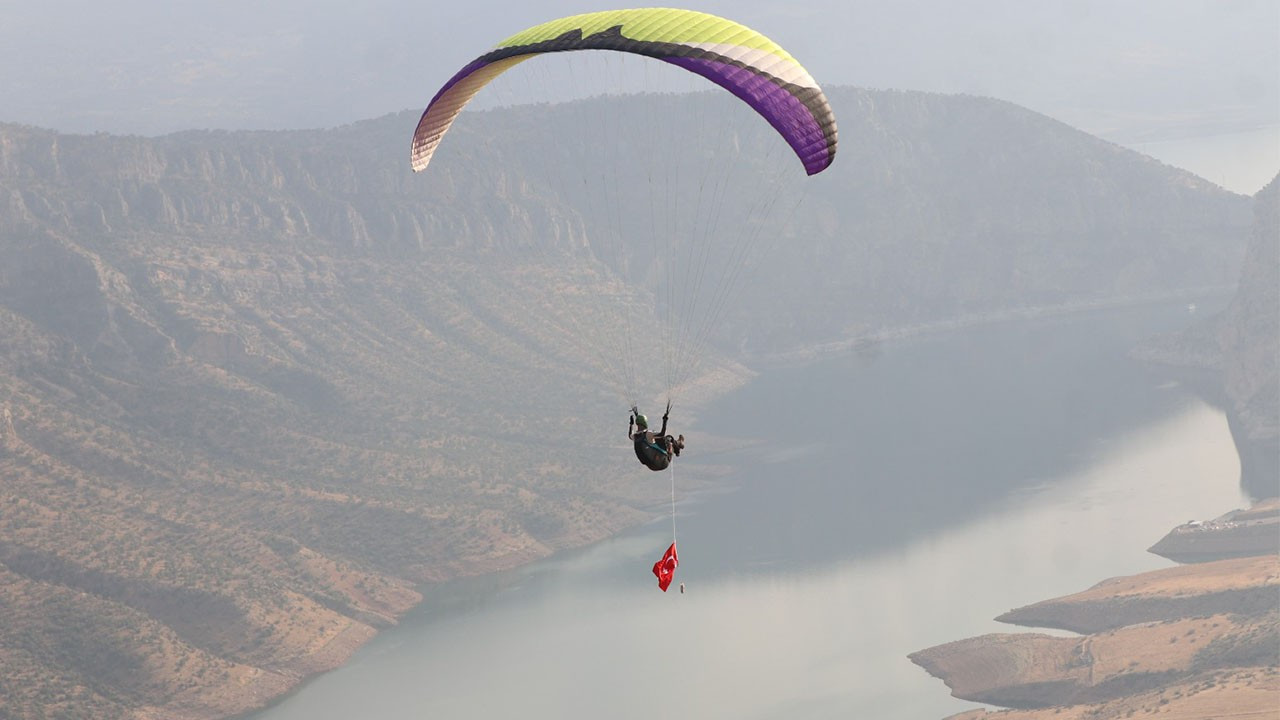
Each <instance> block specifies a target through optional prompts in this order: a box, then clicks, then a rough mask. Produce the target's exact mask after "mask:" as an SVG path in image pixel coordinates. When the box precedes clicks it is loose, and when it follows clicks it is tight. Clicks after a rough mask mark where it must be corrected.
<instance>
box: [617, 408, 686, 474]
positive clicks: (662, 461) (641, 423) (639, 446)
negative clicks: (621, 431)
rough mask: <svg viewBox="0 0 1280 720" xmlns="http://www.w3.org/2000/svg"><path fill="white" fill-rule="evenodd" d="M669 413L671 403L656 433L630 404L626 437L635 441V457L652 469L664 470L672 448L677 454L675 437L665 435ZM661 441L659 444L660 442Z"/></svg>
mask: <svg viewBox="0 0 1280 720" xmlns="http://www.w3.org/2000/svg"><path fill="white" fill-rule="evenodd" d="M670 415H671V403H670V402H668V403H667V409H666V411H665V412H664V413H663V414H662V429H661V430H659V431H658V432H657V433H652V432H650V431H649V421H648V420H647V419H646V418H645V416H644V415H642V414H641V413H640V411H639V410H638V409H637V408H636V406H634V405H632V406H631V418H630V421H629V422H628V423H627V437H628V438H630V439H631V441H632V442H633V443H635V451H636V459H637V460H639V461H640V463H641V464H642V465H644V466H645V467H647V468H649V469H650V470H653V471H655V472H656V471H659V470H666V469H667V466H668V465H670V464H671V456H672V454H673V453H672V450H674V454H676V455H679V454H680V450H679V448H677V447H676V446H675V443H676V440H675V438H671V437H668V436H667V419H668V417H669V416H670ZM660 443H661V444H660Z"/></svg>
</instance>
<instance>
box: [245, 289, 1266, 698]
mask: <svg viewBox="0 0 1280 720" xmlns="http://www.w3.org/2000/svg"><path fill="white" fill-rule="evenodd" d="M1206 305H1207V303H1201V312H1202V313H1203V312H1205V311H1206V309H1205V306H1206ZM1193 318H1194V316H1192V315H1189V314H1188V312H1187V309H1186V307H1185V306H1182V305H1176V306H1174V305H1166V306H1160V307H1143V308H1136V309H1126V310H1119V311H1106V312H1096V313H1089V314H1082V315H1076V316H1072V317H1069V318H1057V319H1049V320H1037V321H1027V322H1015V323H1004V324H1000V325H995V326H989V327H982V328H976V329H969V330H964V331H957V332H953V333H949V334H946V335H941V336H933V337H928V338H920V339H916V340H911V341H904V342H899V343H895V344H891V345H887V346H885V347H883V348H881V349H880V350H879V351H878V352H877V353H876V354H875V356H874V357H867V356H866V355H863V356H843V357H836V358H828V359H825V360H821V361H818V362H816V363H813V364H810V365H807V366H804V367H792V368H783V369H772V370H769V371H767V372H765V373H763V374H762V375H761V377H760V378H758V379H757V380H756V381H755V382H753V383H752V384H751V385H750V386H748V387H747V388H745V389H743V390H742V391H740V392H738V393H736V394H735V395H733V396H732V397H729V398H726V399H724V400H723V401H721V402H720V403H718V404H717V405H715V406H714V407H710V408H707V409H705V410H704V411H703V412H702V413H701V414H700V417H699V419H698V422H697V427H696V428H693V429H697V430H703V431H707V432H714V433H717V434H721V435H729V434H733V435H736V436H743V435H747V436H751V437H756V438H760V439H762V440H767V441H768V444H767V445H757V446H754V447H752V448H749V449H747V450H742V451H734V452H732V453H722V454H720V455H718V456H716V457H714V458H711V459H713V460H714V461H715V462H717V463H724V462H728V463H732V464H734V465H736V466H738V467H740V470H739V471H738V472H736V473H735V474H734V475H732V476H731V478H729V480H728V481H727V482H728V483H729V484H731V485H732V486H733V489H732V491H731V492H729V491H727V492H724V493H715V494H710V495H705V496H703V497H701V498H698V499H694V500H688V501H686V502H682V503H681V504H680V506H679V508H678V521H677V528H676V529H677V530H678V532H679V548H680V555H681V564H680V567H679V570H678V571H677V573H676V581H677V582H683V583H685V585H686V588H687V592H686V593H685V594H680V593H679V592H678V591H677V589H676V586H674V585H673V586H672V590H671V592H669V593H666V594H664V593H661V592H659V591H658V589H657V588H656V586H655V579H654V577H653V575H652V574H651V572H650V567H651V566H652V564H653V563H654V562H655V561H656V560H657V559H658V558H659V556H660V555H661V554H662V551H663V550H664V549H665V548H666V546H667V544H668V543H670V541H671V536H672V525H671V522H670V519H665V520H660V521H657V522H655V523H654V524H652V525H650V526H647V527H644V528H640V529H638V530H636V531H633V532H630V533H628V534H626V535H624V536H622V537H618V538H616V539H613V540H609V541H606V542H602V543H599V544H597V545H595V546H592V547H589V548H586V549H584V550H580V551H575V552H571V553H565V554H563V555H560V556H557V557H555V558H552V559H549V560H546V561H544V562H540V563H536V564H533V565H530V566H527V567H524V568H521V569H518V570H515V571H511V572H507V573H501V574H498V575H493V576H488V577H484V578H477V579H472V580H467V581H461V582H456V583H449V584H446V585H442V586H439V587H437V588H433V589H431V590H430V591H429V592H428V594H427V597H426V600H425V602H424V603H423V605H422V607H421V608H420V609H419V610H418V611H416V612H415V613H414V614H412V615H411V616H410V617H408V618H406V619H405V621H404V622H403V623H402V624H401V625H400V626H398V627H396V628H394V629H390V630H387V631H385V632H384V633H382V634H381V635H380V636H379V637H378V638H376V639H375V640H374V641H372V642H371V643H370V644H369V645H367V646H366V647H365V648H363V649H362V650H361V651H360V652H359V653H358V654H357V655H356V657H355V658H354V659H353V660H352V661H351V662H350V663H349V664H348V665H347V666H345V667H343V668H341V669H339V670H337V671H334V672H332V673H329V674H327V675H325V676H322V677H320V678H318V679H317V680H315V681H314V682H312V683H310V684H308V685H307V686H305V687H304V688H303V689H302V690H301V691H300V692H299V693H297V694H295V695H293V696H291V697H289V698H288V699H286V700H285V701H283V702H282V703H280V704H278V705H276V706H275V707H273V708H271V709H269V710H267V711H265V712H263V713H260V714H258V715H257V716H255V717H256V718H257V720H304V719H305V720H330V719H331V720H354V719H356V718H360V719H369V718H409V717H413V718H505V717H519V718H534V719H538V718H548V719H551V718H555V719H557V720H559V719H563V718H592V719H594V718H637V719H640V718H643V719H645V720H652V719H653V718H664V717H687V718H725V719H729V718H734V719H740V718H788V719H790V718H795V717H803V718H850V717H866V718H878V719H880V720H894V719H897V718H902V719H907V718H910V719H912V720H919V719H922V718H923V719H926V720H927V719H928V718H942V717H944V716H946V715H948V714H951V713H955V712H959V711H961V710H964V709H967V708H969V707H975V706H974V705H972V704H971V703H967V702H963V701H959V700H955V699H953V698H951V697H949V695H948V691H947V689H946V687H945V686H943V685H942V683H941V682H939V681H937V680H934V679H933V678H930V677H929V676H928V675H927V674H926V673H925V672H924V671H923V670H921V669H919V668H917V667H916V666H914V665H912V664H911V663H910V662H909V661H908V660H907V658H906V655H907V654H908V653H910V652H913V651H915V650H919V649H922V648H925V647H928V646H931V645H936V644H939V643H944V642H949V641H951V640H958V639H961V638H964V637H969V636H972V635H976V634H982V633H987V632H1019V631H1020V630H1019V629H1018V628H1014V627H1011V626H1005V625H1000V624H998V623H996V622H994V621H993V620H991V618H993V617H995V616H996V615H998V614H1000V613H1002V612H1004V611H1005V610H1008V609H1010V608H1013V607H1017V606H1020V605H1024V604H1028V603H1032V602H1035V601H1038V600H1043V599H1047V598H1051V597H1055V596H1058V595H1063V594H1067V593H1072V592H1076V591H1079V590H1082V589H1084V588H1086V587H1089V586H1091V585H1093V584H1095V583H1096V582H1098V581H1100V580H1102V579H1104V578H1107V577H1111V576H1115V575H1120V574H1127V573H1134V572H1140V571H1145V570H1151V569H1155V568H1159V567H1167V566H1169V565H1171V563H1169V562H1167V561H1165V560H1163V559H1161V558H1159V557H1156V556H1154V555H1151V554H1149V553H1147V552H1146V551H1145V548H1147V547H1148V546H1150V545H1151V544H1152V543H1154V542H1155V541H1156V540H1158V539H1159V538H1160V537H1161V536H1162V535H1164V533H1165V532H1167V531H1168V530H1169V529H1170V528H1171V527H1173V526H1174V525H1177V524H1178V523H1181V522H1184V521H1186V520H1188V519H1192V518H1205V517H1212V516H1216V515H1218V514H1221V513H1223V512H1226V511H1228V510H1231V509H1233V508H1237V507H1241V506H1243V505H1244V504H1246V502H1247V501H1246V499H1245V498H1244V497H1243V496H1242V494H1241V492H1240V489H1239V486H1238V482H1239V461H1238V459H1237V457H1236V455H1235V450H1234V446H1233V444H1232V441H1231V437H1230V435H1229V433H1228V430H1227V423H1226V419H1225V417H1224V416H1223V414H1222V413H1221V412H1220V411H1218V410H1216V409H1214V408H1212V407H1209V406H1208V405H1206V404H1204V403H1203V402H1201V401H1200V400H1198V399H1196V398H1195V397H1194V396H1193V395H1191V394H1190V393H1189V392H1188V391H1187V390H1186V389H1184V388H1183V387H1182V386H1180V385H1179V384H1177V383H1176V382H1173V381H1171V380H1169V379H1167V378H1163V377H1161V376H1160V375H1159V374H1156V373H1153V372H1151V371H1149V370H1146V369H1144V368H1143V367H1141V366H1139V365H1138V364H1137V363H1135V362H1133V361H1131V360H1129V359H1128V357H1127V355H1126V353H1127V351H1128V350H1129V348H1131V347H1132V346H1133V344H1134V343H1136V342H1138V341H1139V340H1141V339H1142V338H1144V337H1147V336H1149V335H1151V334H1154V333H1156V332H1163V331H1168V330H1173V329H1177V328H1180V327H1183V326H1185V325H1186V324H1188V323H1189V322H1190V321H1191V320H1192V319H1193ZM697 454H698V448H697V447H696V445H691V446H690V448H689V450H688V451H687V453H686V455H685V457H683V458H682V459H681V460H680V462H681V463H688V464H692V463H693V462H695V461H696V458H697ZM685 467H687V465H686V466H685ZM625 471H631V468H629V467H628V468H627V469H626V470H625ZM637 481H649V482H662V483H666V482H668V476H667V475H665V474H663V475H657V474H648V473H647V471H640V472H638V473H637ZM676 481H677V483H678V482H679V476H678V475H677V478H676Z"/></svg>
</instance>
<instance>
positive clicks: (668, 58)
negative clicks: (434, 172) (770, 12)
mask: <svg viewBox="0 0 1280 720" xmlns="http://www.w3.org/2000/svg"><path fill="white" fill-rule="evenodd" d="M572 50H614V51H618V52H626V53H634V54H637V55H645V56H648V57H652V58H656V59H658V60H661V61H663V62H667V63H671V64H672V65H676V66H679V67H682V68H684V69H686V70H688V71H690V72H693V73H696V74H698V75H701V76H703V77H705V78H707V79H708V80H710V81H712V82H714V83H716V84H717V85H719V86H721V87H723V88H725V89H726V90H728V91H729V92H731V93H733V94H734V95H736V96H737V97H739V98H741V99H742V100H744V101H745V102H747V103H748V104H749V105H750V106H751V107H752V108H753V109H754V110H755V111H756V112H757V113H759V114H760V115H761V116H762V117H763V118H764V119H765V120H767V121H768V122H769V124H770V125H772V126H773V127H774V129H775V130H777V131H778V133H779V134H780V135H782V137H783V138H784V139H785V140H786V141H787V143H788V144H789V145H790V146H791V148H792V150H794V151H795V154H796V156H797V157H798V158H799V159H800V161H801V162H802V163H804V167H805V172H807V173H808V174H810V175H814V174H816V173H819V172H822V171H823V170H825V169H826V168H827V167H828V166H829V165H830V164H831V162H832V160H834V159H835V152H836V122H835V115H834V114H833V113H832V111H831V106H830V105H829V104H828V103H827V98H826V96H825V95H824V94H823V92H822V89H821V88H819V87H818V84H817V82H815V81H814V79H813V77H812V76H811V75H810V74H809V72H808V71H807V70H805V69H804V67H803V66H801V65H800V63H798V62H796V60H795V58H793V57H791V55H790V54H789V53H787V52H786V51H785V50H783V49H782V47H780V46H779V45H777V44H776V43H774V42H773V41H771V40H769V39H768V38H767V37H765V36H764V35H761V34H760V33H758V32H756V31H754V30H752V29H750V28H748V27H746V26H744V25H739V24H738V23H735V22H733V21H732V20H726V19H724V18H721V17H716V16H715V15H708V14H707V13H701V12H696V11H693V10H679V9H673V8H643V9H635V10H608V11H604V12H594V13H586V14H583V15H574V16H571V17H566V18H561V19H559V20H552V21H551V22H547V23H543V24H541V25H536V26H534V27H531V28H529V29H527V30H524V31H523V32H520V33H517V34H515V35H513V36H511V37H509V38H507V39H506V40H503V41H502V42H500V43H498V45H497V46H496V47H495V48H494V49H493V50H491V51H489V52H487V53H485V54H484V55H481V56H480V57H478V58H476V59H475V60H473V61H471V62H470V63H468V64H467V65H466V66H465V67H463V68H462V69H461V70H459V71H458V72H457V73H456V74H455V75H454V76H453V77H452V78H450V79H449V81H448V82H446V83H445V84H444V86H443V87H442V88H440V90H439V91H438V92H437V93H436V95H435V97H434V98H432V100H431V103H430V104H429V105H428V106H427V109H426V111H425V112H423V114H422V119H421V120H419V122H418V127H417V130H416V131H415V132H414V135H413V150H412V156H411V161H412V166H413V169H414V171H415V172H416V171H420V170H423V169H425V168H426V167H427V165H428V163H430V162H431V156H432V154H433V153H434V152H435V150H436V147H437V146H438V145H439V144H440V140H441V139H442V138H443V137H444V134H445V133H446V132H448V130H449V127H450V126H451V125H452V124H453V121H454V119H455V118H457V116H458V114H459V113H460V112H461V111H462V108H463V107H464V106H465V105H466V104H467V103H468V102H469V101H470V100H471V98H472V97H474V96H475V95H476V93H478V92H479V91H480V89H481V88H483V87H484V86H485V85H487V84H488V83H489V81H491V80H493V79H494V78H495V77H497V76H498V75H500V74H502V73H503V72H504V71H506V70H507V69H509V68H511V67H512V66H514V65H516V64H518V63H520V62H523V61H524V60H528V59H529V58H532V57H535V56H537V55H540V54H544V53H552V52H566V51H572Z"/></svg>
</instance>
